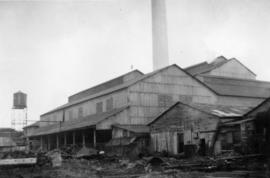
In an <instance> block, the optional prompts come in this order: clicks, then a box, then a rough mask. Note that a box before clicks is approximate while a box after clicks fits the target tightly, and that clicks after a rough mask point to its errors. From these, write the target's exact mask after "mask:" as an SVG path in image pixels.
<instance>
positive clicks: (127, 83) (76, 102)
mask: <svg viewBox="0 0 270 178" xmlns="http://www.w3.org/2000/svg"><path fill="white" fill-rule="evenodd" d="M172 66H175V67H177V68H178V69H180V70H181V71H183V72H185V73H186V74H187V75H189V76H190V77H191V78H193V79H194V80H196V81H197V82H199V83H201V84H202V85H204V86H205V87H206V88H208V89H209V90H210V91H212V92H213V93H215V91H214V90H212V89H211V88H210V87H208V86H207V85H205V84H204V83H203V82H201V81H200V80H198V79H197V78H196V77H193V76H192V75H191V74H189V73H188V72H186V71H185V70H183V69H182V68H181V67H179V66H178V65H176V64H172V65H170V66H167V67H164V68H162V69H159V70H156V71H153V72H151V73H148V74H145V75H143V76H142V77H139V78H137V79H134V80H130V81H128V82H126V83H124V84H122V85H118V86H116V87H112V88H110V89H108V90H104V91H102V92H99V93H97V94H94V95H91V96H89V97H86V98H83V99H81V100H78V101H75V102H70V103H67V104H64V105H62V106H59V107H57V108H55V109H53V110H51V111H49V112H46V113H44V114H42V115H41V116H44V115H46V114H49V113H52V112H55V111H58V110H61V109H64V108H68V107H71V106H73V105H76V104H80V103H83V102H85V101H89V100H91V99H94V98H97V97H100V96H103V95H107V94H110V93H113V92H116V91H120V90H123V89H125V88H127V87H129V86H131V85H134V84H136V83H137V82H140V81H142V80H144V79H146V78H148V77H151V76H153V75H155V74H157V73H159V72H161V71H163V70H166V69H168V68H169V67H172Z"/></svg>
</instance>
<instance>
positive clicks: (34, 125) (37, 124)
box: [23, 121, 40, 129]
mask: <svg viewBox="0 0 270 178" xmlns="http://www.w3.org/2000/svg"><path fill="white" fill-rule="evenodd" d="M39 123H40V121H36V122H34V123H33V124H30V125H27V126H25V127H24V128H23V129H26V128H29V127H39Z"/></svg>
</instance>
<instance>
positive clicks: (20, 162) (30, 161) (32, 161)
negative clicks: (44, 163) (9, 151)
mask: <svg viewBox="0 0 270 178" xmlns="http://www.w3.org/2000/svg"><path fill="white" fill-rule="evenodd" d="M36 163H37V158H21V159H1V160H0V166H8V165H32V164H36Z"/></svg>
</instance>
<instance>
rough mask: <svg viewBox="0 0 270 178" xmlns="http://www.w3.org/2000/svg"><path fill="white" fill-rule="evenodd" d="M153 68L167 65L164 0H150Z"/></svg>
mask: <svg viewBox="0 0 270 178" xmlns="http://www.w3.org/2000/svg"><path fill="white" fill-rule="evenodd" d="M151 5H152V43H153V45H152V48H153V69H154V70H157V69H160V68H162V67H165V66H168V65H169V55H168V37H167V19H166V7H165V0H151Z"/></svg>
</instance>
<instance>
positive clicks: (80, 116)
mask: <svg viewBox="0 0 270 178" xmlns="http://www.w3.org/2000/svg"><path fill="white" fill-rule="evenodd" d="M82 117H83V107H79V109H78V118H82Z"/></svg>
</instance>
